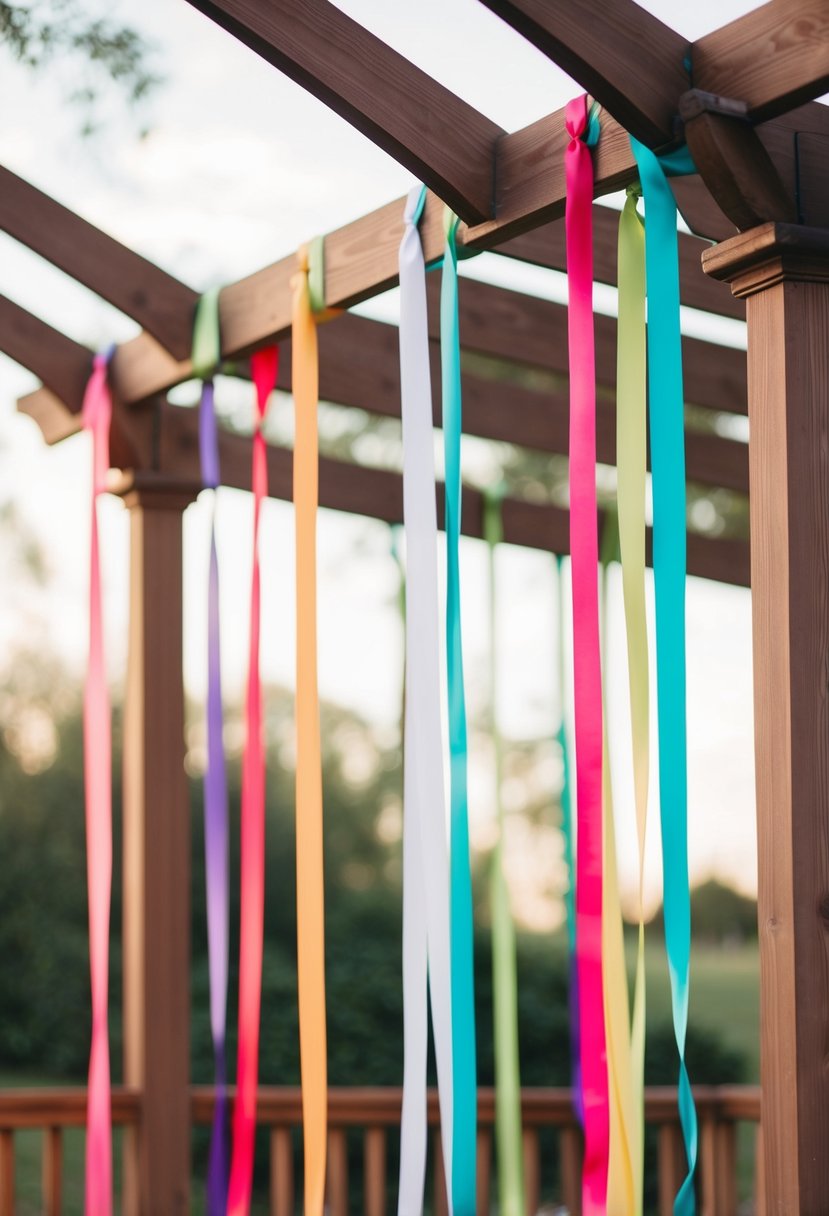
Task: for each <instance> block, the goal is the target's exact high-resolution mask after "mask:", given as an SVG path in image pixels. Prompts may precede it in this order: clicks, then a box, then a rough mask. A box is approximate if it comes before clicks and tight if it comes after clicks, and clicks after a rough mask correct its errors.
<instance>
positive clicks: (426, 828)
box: [398, 187, 453, 1216]
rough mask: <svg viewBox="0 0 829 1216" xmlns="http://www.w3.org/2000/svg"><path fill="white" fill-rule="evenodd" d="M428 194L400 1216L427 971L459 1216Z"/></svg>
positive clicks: (415, 430) (411, 342)
mask: <svg viewBox="0 0 829 1216" xmlns="http://www.w3.org/2000/svg"><path fill="white" fill-rule="evenodd" d="M424 200H425V190H424V189H422V188H419V187H415V188H413V189H412V191H411V192H410V193H409V196H408V199H407V200H406V210H405V215H404V224H405V231H404V234H403V240H402V242H401V245H400V384H401V393H402V417H403V519H404V522H405V528H406V584H405V596H406V612H405V618H406V698H405V712H404V744H403V756H404V791H403V798H404V815H403V1039H404V1064H403V1107H402V1115H401V1126H400V1189H399V1198H398V1213H399V1216H420V1213H422V1211H423V1186H424V1176H425V1169H426V1138H427V1129H426V1056H427V1038H428V1011H427V1003H426V989H427V971H428V989H429V1002H430V1004H431V1012H432V1031H433V1035H434V1042H435V1059H436V1063H437V1074H438V1092H439V1096H440V1114H441V1119H440V1128H441V1141H442V1146H443V1160H444V1168H445V1174H446V1180H447V1192H448V1197H449V1207H450V1211H451V1186H449V1185H448V1184H449V1182H450V1180H451V1178H452V1122H453V1120H452V1005H451V979H450V950H449V936H450V931H449V855H448V849H447V841H446V803H445V796H444V788H443V742H442V738H441V714H440V696H441V692H440V652H439V645H440V641H439V639H440V627H439V612H438V575H437V562H438V526H437V508H436V504H435V464H434V461H435V455H434V440H433V416H432V382H431V375H430V369H429V331H428V323H427V312H426V280H425V266H424V260H423V248H422V246H421V243H420V235H419V233H418V229H417V225H418V222H419V220H420V216H421V213H422V209H423V203H424Z"/></svg>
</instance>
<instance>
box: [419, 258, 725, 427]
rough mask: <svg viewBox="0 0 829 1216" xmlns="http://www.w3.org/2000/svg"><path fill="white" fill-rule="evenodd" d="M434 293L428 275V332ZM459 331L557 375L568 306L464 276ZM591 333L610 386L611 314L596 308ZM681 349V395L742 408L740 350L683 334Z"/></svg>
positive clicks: (435, 285) (564, 362)
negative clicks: (683, 390)
mask: <svg viewBox="0 0 829 1216" xmlns="http://www.w3.org/2000/svg"><path fill="white" fill-rule="evenodd" d="M439 293H440V283H439V281H438V280H437V279H436V278H435V276H429V278H428V279H427V295H428V298H429V301H430V305H431V307H430V314H429V324H430V331H431V334H432V337H433V338H437V337H438V333H439V313H438V305H439ZM460 334H461V347H462V349H464V350H467V351H476V352H479V353H480V354H483V355H494V356H496V357H498V358H499V359H503V360H509V361H514V362H518V363H527V364H531V365H532V366H535V367H539V368H543V369H545V370H547V371H551V372H555V373H557V374H558V375H562V376H566V375H567V373H568V366H569V361H568V356H567V310H566V308H564V307H563V306H562V305H560V304H554V303H551V302H550V301H549V300H539V299H537V298H536V297H535V296H528V295H525V294H524V293H523V292H518V291H507V290H506V289H504V288H502V287H493V286H491V285H490V284H488V283H479V282H477V281H476V280H474V279H464V280H463V281H462V283H461V288H460ZM595 334H596V374H597V380H598V383H599V384H601V385H606V386H607V387H608V388H612V387H615V384H616V321H615V319H614V318H613V317H605V316H601V315H600V314H597V315H596V318H595ZM682 353H683V372H684V380H685V399H686V401H688V402H689V403H691V404H693V405H701V406H704V407H705V408H707V409H711V410H721V411H724V412H727V413H734V414H745V412H746V370H745V362H746V360H745V353H744V352H743V351H741V350H736V349H734V348H733V347H728V346H717V345H714V344H713V343H709V342H703V341H701V340H700V339H698V338H686V337H684V338H683V339H682Z"/></svg>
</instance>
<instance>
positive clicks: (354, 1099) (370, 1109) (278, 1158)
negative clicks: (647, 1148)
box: [0, 1086, 765, 1216]
mask: <svg viewBox="0 0 829 1216" xmlns="http://www.w3.org/2000/svg"><path fill="white" fill-rule="evenodd" d="M695 1096H696V1100H697V1110H698V1113H699V1120H700V1165H699V1188H700V1190H699V1194H700V1214H701V1216H737V1213H738V1192H737V1176H738V1170H737V1128H738V1125H739V1124H751V1125H754V1128H753V1136H754V1139H753V1146H752V1150H751V1156H752V1158H753V1161H752V1163H751V1165H752V1168H753V1175H754V1199H753V1204H752V1205H751V1207H750V1208H749V1209H748V1210H749V1211H753V1212H754V1213H755V1216H765V1205H764V1203H763V1197H762V1182H761V1180H762V1138H761V1133H760V1090H759V1088H758V1087H748V1086H721V1087H710V1088H705V1087H700V1088H698V1089H696V1090H695ZM213 1100H214V1098H213V1090H212V1089H209V1088H201V1087H197V1088H194V1089H193V1090H192V1094H191V1115H192V1122H193V1125H194V1126H204V1125H208V1124H209V1123H210V1122H211V1119H212V1113H213ZM522 1108H523V1126H524V1173H525V1184H526V1191H527V1210H528V1213H529V1214H531V1216H532V1214H534V1213H536V1212H538V1211H539V1210H541V1208H542V1206H543V1207H544V1209H545V1210H546V1211H556V1210H559V1211H561V1210H563V1211H564V1212H566V1213H569V1214H570V1216H578V1214H579V1213H580V1210H581V1201H580V1189H579V1188H580V1183H579V1178H580V1171H581V1137H580V1132H579V1129H578V1125H577V1123H576V1121H575V1119H574V1116H573V1109H572V1102H571V1095H570V1091H569V1090H566V1089H527V1090H524V1091H523V1093H522ZM428 1109H429V1123H430V1126H431V1128H432V1146H433V1164H432V1169H431V1174H432V1194H433V1211H434V1213H435V1216H446V1205H445V1200H444V1183H443V1165H442V1160H441V1151H440V1138H439V1136H438V1134H437V1132H438V1123H439V1117H438V1105H437V1097H436V1095H435V1094H434V1093H431V1094H430V1096H429V1108H428ZM112 1117H113V1123H114V1124H115V1125H116V1126H121V1127H123V1126H130V1125H131V1126H137V1125H138V1124H139V1123H140V1119H141V1096H140V1094H139V1093H138V1092H137V1091H135V1090H128V1089H123V1088H116V1089H114V1090H113V1095H112ZM85 1118H86V1091H85V1090H84V1089H80V1088H79V1089H28V1090H17V1091H6V1092H2V1093H0V1216H15V1213H16V1210H17V1209H16V1206H15V1133H16V1132H18V1131H21V1130H24V1129H40V1130H41V1131H42V1133H43V1140H42V1209H41V1210H42V1211H43V1213H44V1216H62V1213H63V1212H64V1206H63V1204H64V1195H63V1189H64V1188H63V1156H64V1154H63V1135H64V1132H65V1131H66V1129H69V1128H79V1127H83V1125H84V1121H85ZM478 1119H479V1130H478V1213H479V1216H485V1214H486V1216H488V1214H489V1212H490V1211H491V1210H494V1209H495V1208H496V1206H497V1204H496V1196H495V1193H494V1182H493V1155H494V1154H493V1127H494V1121H495V1103H494V1094H493V1091H492V1090H488V1089H483V1090H481V1091H480V1092H479V1099H478ZM645 1121H646V1123H647V1125H648V1126H649V1127H653V1128H655V1130H656V1181H657V1197H656V1207H655V1209H654V1210H655V1211H656V1212H657V1213H658V1216H670V1214H671V1212H672V1207H673V1197H674V1194H675V1193H676V1188H677V1185H678V1183H679V1181H680V1180H681V1177H682V1173H683V1164H684V1159H683V1151H682V1140H681V1136H680V1132H679V1125H678V1122H677V1108H676V1092H675V1090H673V1089H667V1088H666V1089H648V1090H647V1091H646V1096H645ZM257 1122H258V1124H259V1126H260V1127H261V1128H262V1129H264V1130H266V1131H267V1133H268V1137H269V1144H270V1151H269V1164H268V1169H269V1186H270V1191H269V1194H270V1198H269V1211H270V1213H271V1216H293V1213H294V1212H295V1211H296V1200H297V1190H296V1187H295V1181H294V1180H295V1170H296V1168H297V1160H296V1153H297V1143H296V1136H295V1132H296V1129H298V1128H299V1127H301V1124H302V1104H301V1096H300V1091H299V1090H298V1089H294V1088H276V1087H267V1086H266V1087H262V1088H261V1089H260V1091H259V1103H258V1111H257ZM399 1125H400V1090H398V1089H379V1088H374V1089H332V1090H331V1091H330V1097H329V1146H328V1147H329V1152H328V1181H327V1209H328V1213H329V1216H349V1207H351V1210H352V1211H353V1210H354V1198H353V1197H354V1195H355V1194H357V1193H361V1194H362V1209H363V1212H364V1216H385V1213H386V1212H387V1211H389V1210H391V1207H390V1196H391V1194H392V1191H393V1188H392V1187H390V1185H389V1184H390V1182H392V1181H393V1179H391V1178H390V1177H389V1170H388V1166H387V1160H388V1157H389V1155H390V1154H389V1152H388V1151H387V1150H388V1149H389V1146H391V1152H392V1154H393V1153H394V1152H395V1151H396V1141H397V1135H398V1129H399ZM550 1134H552V1135H553V1136H554V1137H555V1140H556V1141H557V1146H558V1153H557V1156H558V1166H559V1168H558V1171H557V1183H556V1191H555V1193H554V1194H548V1193H547V1191H546V1189H545V1188H544V1187H543V1186H542V1179H543V1170H542V1166H543V1164H544V1161H545V1153H546V1152H547V1151H548V1150H547V1148H546V1147H545V1146H546V1141H543V1137H544V1136H545V1135H546V1136H549V1135H550ZM355 1136H357V1137H361V1138H362V1152H361V1154H360V1156H361V1163H360V1170H361V1174H362V1177H361V1178H360V1179H354V1178H353V1174H352V1185H350V1183H349V1151H348V1150H349V1141H351V1144H352V1148H353V1140H354V1137H355ZM351 1160H352V1171H353V1160H354V1159H353V1157H352V1159H351ZM648 1164H649V1166H651V1165H652V1163H651V1162H649V1163H648ZM350 1196H351V1205H349V1197H350Z"/></svg>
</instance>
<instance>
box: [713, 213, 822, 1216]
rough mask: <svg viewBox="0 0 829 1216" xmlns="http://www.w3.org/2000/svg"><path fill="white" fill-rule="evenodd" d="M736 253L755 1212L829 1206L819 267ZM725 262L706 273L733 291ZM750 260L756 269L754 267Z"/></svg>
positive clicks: (724, 254)
mask: <svg viewBox="0 0 829 1216" xmlns="http://www.w3.org/2000/svg"><path fill="white" fill-rule="evenodd" d="M776 227H777V229H781V228H782V234H783V235H784V236H785V241H783V243H782V244H781V245H780V247H778V249H777V250H775V248H774V237H775V231H776V230H775V226H774V225H767V226H765V228H762V229H760V230H758V232H757V233H754V234H750V233H749V234H745V236H743V237H738V238H735V240H734V242H733V249H732V250H731V252H732V254H733V270H732V272H731V273H732V274H733V277H734V279H735V284H734V286H735V289H737V290H740V291H742V292H743V293H744V294H747V296H748V301H747V316H748V326H749V358H748V377H749V379H748V385H749V411H750V414H749V416H750V422H751V443H750V474H751V500H750V501H751V533H752V592H753V594H752V610H753V618H754V686H755V764H756V774H757V835H758V861H759V884H758V916H759V926H760V963H761V1076H762V1082H763V1144H764V1161H765V1183H766V1186H765V1199H766V1206H767V1211H768V1212H769V1213H772V1214H773V1216H784V1213H785V1214H788V1213H792V1212H797V1213H798V1214H799V1216H818V1213H825V1211H826V1197H827V1195H829V1154H827V1152H826V1144H827V1142H829V1074H827V1068H826V1060H827V1043H829V706H828V705H827V672H829V397H827V393H826V385H827V383H829V281H827V279H829V275H827V270H829V252H827V250H826V249H825V248H824V246H825V243H826V236H825V234H816V233H814V232H810V231H809V230H803V232H802V236H801V241H800V247H799V256H797V257H796V256H795V254H796V253H798V242H797V232H796V230H794V229H793V228H791V227H786V226H776ZM728 254H729V249H728V248H727V247H726V248H722V249H720V250H719V251H718V256H717V258H716V259H714V258H712V259H711V264H712V266H713V267H714V268H715V269H716V272H717V273H718V274H719V275H720V276H721V277H725V278H728V277H729V266H728ZM752 258H753V259H754V260H753V261H752Z"/></svg>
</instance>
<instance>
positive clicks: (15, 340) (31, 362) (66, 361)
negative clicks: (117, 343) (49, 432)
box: [0, 296, 92, 409]
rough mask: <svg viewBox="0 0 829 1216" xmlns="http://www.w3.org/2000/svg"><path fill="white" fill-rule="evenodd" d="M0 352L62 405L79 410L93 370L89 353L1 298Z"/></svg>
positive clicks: (4, 297) (6, 298)
mask: <svg viewBox="0 0 829 1216" xmlns="http://www.w3.org/2000/svg"><path fill="white" fill-rule="evenodd" d="M0 350H2V351H3V353H4V354H6V355H8V356H9V358H10V359H14V361H15V362H16V363H19V364H20V365H21V367H25V368H26V369H27V370H28V371H30V372H32V373H33V374H34V375H35V376H37V377H38V379H40V380H42V381H43V383H44V384H45V385H46V387H47V388H48V389H50V390H51V391H52V392H53V393H54V394H55V396H56V397H58V398H60V400H61V401H62V402H72V403H73V404H76V405H77V408H78V409H79V408H80V402H81V400H82V399H83V392H84V388H85V387H86V382H87V380H88V379H89V373H90V371H91V370H92V351H90V350H88V349H87V347H85V346H82V345H81V343H80V342H75V341H74V340H73V339H72V338H68V337H67V336H66V334H63V333H61V332H60V330H57V329H53V328H52V326H51V325H47V324H46V322H45V321H41V320H40V318H39V317H35V316H33V315H32V313H30V312H27V311H26V309H25V308H21V307H20V305H19V304H15V302H14V301H13V300H10V299H8V297H7V296H0ZM64 408H65V407H64Z"/></svg>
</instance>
